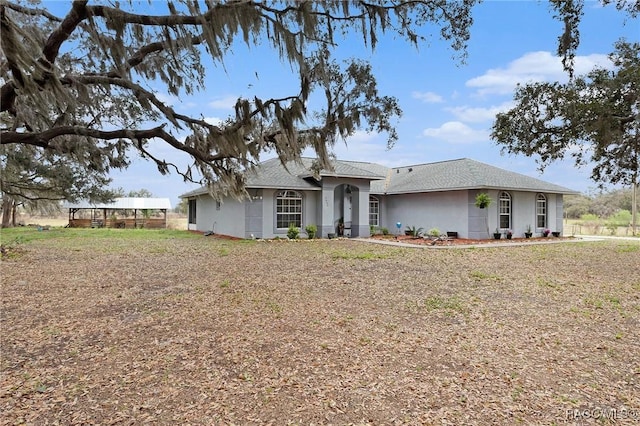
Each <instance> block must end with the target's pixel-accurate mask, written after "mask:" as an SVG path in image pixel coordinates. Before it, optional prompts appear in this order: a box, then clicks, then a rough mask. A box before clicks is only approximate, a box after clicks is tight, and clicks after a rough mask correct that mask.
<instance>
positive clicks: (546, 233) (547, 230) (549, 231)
mask: <svg viewBox="0 0 640 426" xmlns="http://www.w3.org/2000/svg"><path fill="white" fill-rule="evenodd" d="M550 233H551V229H545V230H544V231H542V236H543V237H545V238H547V237H548V236H549V234H550Z"/></svg>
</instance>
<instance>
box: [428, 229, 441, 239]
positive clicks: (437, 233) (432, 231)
mask: <svg viewBox="0 0 640 426" xmlns="http://www.w3.org/2000/svg"><path fill="white" fill-rule="evenodd" d="M428 234H429V235H430V236H432V237H439V236H440V235H441V234H440V230H439V229H438V228H431V229H429V232H428Z"/></svg>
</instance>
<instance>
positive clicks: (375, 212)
mask: <svg viewBox="0 0 640 426" xmlns="http://www.w3.org/2000/svg"><path fill="white" fill-rule="evenodd" d="M369 226H380V200H379V199H378V197H374V196H373V195H369Z"/></svg>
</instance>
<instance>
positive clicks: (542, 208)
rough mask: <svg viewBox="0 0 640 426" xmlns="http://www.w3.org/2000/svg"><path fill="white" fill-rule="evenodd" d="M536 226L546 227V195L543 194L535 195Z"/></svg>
mask: <svg viewBox="0 0 640 426" xmlns="http://www.w3.org/2000/svg"><path fill="white" fill-rule="evenodd" d="M536 227H537V228H546V227H547V197H545V196H544V195H543V194H538V195H537V196H536Z"/></svg>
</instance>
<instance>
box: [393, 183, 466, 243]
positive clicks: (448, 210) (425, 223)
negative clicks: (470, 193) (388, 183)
mask: <svg viewBox="0 0 640 426" xmlns="http://www.w3.org/2000/svg"><path fill="white" fill-rule="evenodd" d="M383 205H384V207H381V210H382V212H381V221H382V226H383V227H386V228H388V229H389V232H391V233H392V234H393V233H396V231H397V228H396V222H401V223H402V228H401V229H400V232H401V233H403V232H404V230H405V228H406V227H407V226H415V227H417V228H424V231H425V232H427V231H429V229H431V228H438V230H440V232H441V233H445V232H447V231H455V232H458V235H459V236H460V237H466V235H467V233H468V206H467V191H451V192H431V193H419V194H399V195H387V196H385V197H384V202H383Z"/></svg>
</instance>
